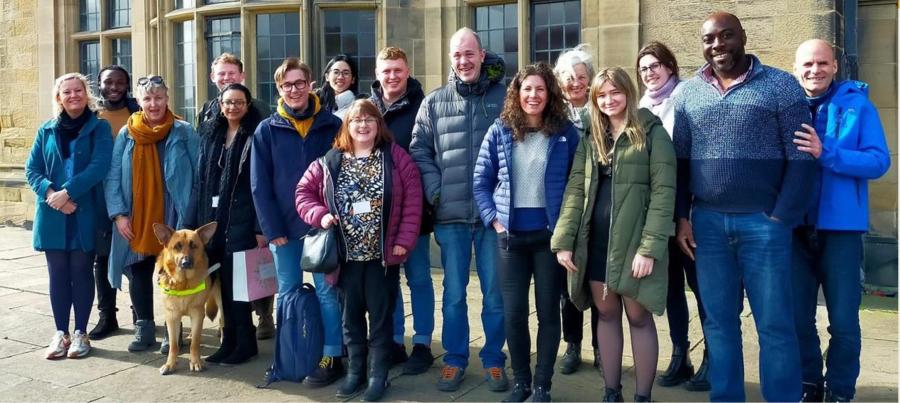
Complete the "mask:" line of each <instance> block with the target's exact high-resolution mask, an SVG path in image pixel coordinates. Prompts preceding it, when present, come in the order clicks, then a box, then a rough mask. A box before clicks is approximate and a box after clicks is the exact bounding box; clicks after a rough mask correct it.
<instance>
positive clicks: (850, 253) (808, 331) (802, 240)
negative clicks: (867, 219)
mask: <svg viewBox="0 0 900 403" xmlns="http://www.w3.org/2000/svg"><path fill="white" fill-rule="evenodd" d="M862 254H863V244H862V232H850V231H813V230H811V229H809V228H801V229H798V230H796V231H794V253H793V263H794V320H795V324H796V326H797V338H798V339H799V342H800V358H801V361H802V363H803V382H804V383H811V384H818V385H821V384H822V383H823V382H824V383H825V384H827V385H828V389H829V390H830V391H831V393H832V394H834V395H836V396H840V397H843V398H846V399H848V400H852V399H853V397H854V395H855V394H856V379H857V378H858V377H859V354H860V350H861V349H862V343H861V334H860V329H859V304H860V302H861V301H862V284H861V281H862V279H861V278H860V274H859V269H860V265H861V264H862ZM819 285H821V286H822V292H823V293H824V294H825V305H826V307H827V309H828V323H829V325H828V333H829V334H830V335H831V338H830V339H829V340H828V357H827V361H826V362H825V366H826V367H827V369H828V372H827V373H826V375H825V376H824V377H823V376H822V369H823V368H822V366H823V365H822V350H821V348H820V347H819V334H818V332H817V331H816V304H817V299H818V294H819Z"/></svg>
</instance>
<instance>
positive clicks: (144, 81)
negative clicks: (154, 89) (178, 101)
mask: <svg viewBox="0 0 900 403" xmlns="http://www.w3.org/2000/svg"><path fill="white" fill-rule="evenodd" d="M150 84H154V85H165V82H164V81H163V78H162V77H160V76H146V77H141V78H139V79H138V85H141V86H147V85H150Z"/></svg>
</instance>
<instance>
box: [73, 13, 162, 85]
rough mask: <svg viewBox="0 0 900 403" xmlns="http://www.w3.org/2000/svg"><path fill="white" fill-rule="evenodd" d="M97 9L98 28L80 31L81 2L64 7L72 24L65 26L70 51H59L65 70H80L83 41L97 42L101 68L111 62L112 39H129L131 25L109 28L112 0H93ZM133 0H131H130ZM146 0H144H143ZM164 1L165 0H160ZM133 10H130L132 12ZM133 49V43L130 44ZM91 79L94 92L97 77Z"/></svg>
mask: <svg viewBox="0 0 900 403" xmlns="http://www.w3.org/2000/svg"><path fill="white" fill-rule="evenodd" d="M95 1H96V4H97V6H98V7H99V9H98V14H97V17H96V18H97V19H98V20H97V21H98V24H99V25H98V29H97V30H93V31H80V29H81V16H82V14H81V4H82V2H81V1H79V2H78V4H76V5H75V6H74V7H71V8H65V9H64V10H63V15H64V16H65V19H66V20H67V21H72V24H66V27H67V31H68V32H67V33H68V35H67V36H68V38H67V47H71V48H70V49H72V50H71V51H65V50H62V51H61V52H60V53H61V55H62V57H63V60H65V66H66V69H65V71H67V72H68V71H79V72H80V71H81V70H82V68H81V67H82V66H81V64H82V63H81V44H82V43H85V42H97V43H98V44H99V51H100V54H99V56H100V58H99V66H100V68H103V67H104V66H107V65H110V64H112V63H113V41H114V40H117V39H128V40H131V30H132V27H130V26H128V27H120V28H109V27H108V25H109V24H108V22H109V13H110V11H111V8H110V7H109V6H110V5H111V3H112V1H113V0H95ZM132 1H133V0H132ZM145 1H146V0H145ZM153 1H156V0H153ZM162 1H165V0H162ZM133 11H134V10H132V12H133ZM129 19H130V18H129ZM132 51H133V45H132ZM88 79H89V80H90V81H91V86H92V89H93V90H94V91H95V92H96V91H97V89H98V83H97V81H98V77H97V76H96V74H94V75H93V76H91V77H88Z"/></svg>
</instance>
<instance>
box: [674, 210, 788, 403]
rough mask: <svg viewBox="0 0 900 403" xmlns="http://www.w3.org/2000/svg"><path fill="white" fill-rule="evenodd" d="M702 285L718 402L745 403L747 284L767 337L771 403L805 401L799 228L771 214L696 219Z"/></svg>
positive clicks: (762, 345)
mask: <svg viewBox="0 0 900 403" xmlns="http://www.w3.org/2000/svg"><path fill="white" fill-rule="evenodd" d="M692 220H693V230H694V240H695V241H696V242H697V250H696V257H697V281H698V283H699V286H700V290H701V293H702V295H703V300H702V301H703V307H704V309H705V310H706V321H705V322H703V333H704V334H705V335H706V337H707V347H708V349H709V382H710V385H711V386H712V390H711V391H710V394H709V399H710V400H711V401H744V400H745V399H746V398H745V394H744V356H743V350H742V343H741V319H740V316H739V312H740V310H739V307H738V306H737V305H736V304H735V303H734V300H735V298H737V297H738V296H739V295H740V292H741V280H742V279H743V287H744V289H745V291H746V293H747V298H748V299H749V300H750V309H751V310H752V312H753V320H754V322H755V323H756V329H757V334H758V336H759V374H760V380H761V384H762V394H763V398H765V399H766V400H768V401H795V402H796V401H799V400H800V395H801V377H800V352H799V346H798V345H797V333H796V331H795V328H794V321H793V318H792V317H791V315H790V314H786V313H789V312H792V311H793V292H792V290H791V287H792V284H791V229H790V228H788V227H787V226H786V225H784V224H782V223H780V222H775V221H773V220H772V219H770V218H769V217H768V216H766V215H765V214H764V213H748V214H738V213H720V212H716V211H712V210H708V209H704V208H695V209H694V212H693V218H692Z"/></svg>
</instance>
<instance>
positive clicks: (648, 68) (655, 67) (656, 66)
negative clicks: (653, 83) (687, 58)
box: [638, 62, 662, 75]
mask: <svg viewBox="0 0 900 403" xmlns="http://www.w3.org/2000/svg"><path fill="white" fill-rule="evenodd" d="M660 67H662V63H660V62H653V63H651V64H650V65H649V66H644V67H641V68H639V69H638V72H639V73H641V75H644V74H647V72H648V71H652V72H654V73H656V72H657V71H659V68H660Z"/></svg>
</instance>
